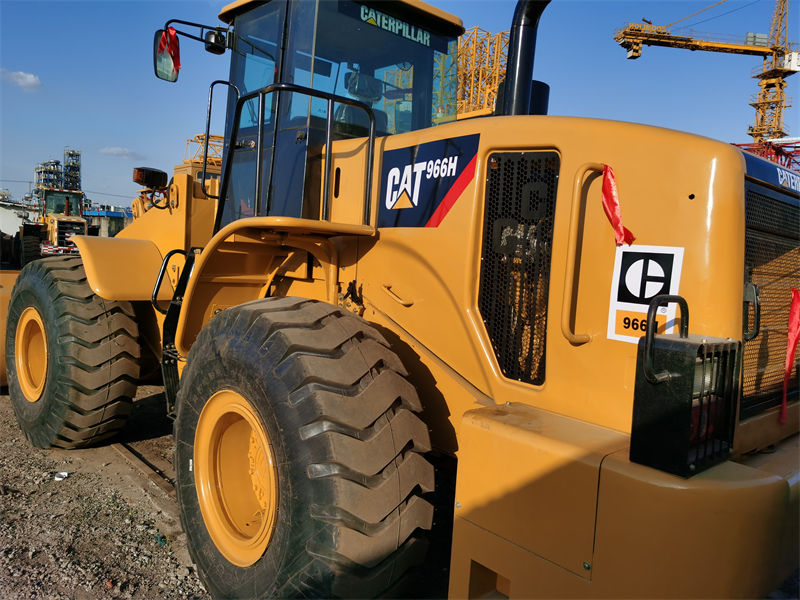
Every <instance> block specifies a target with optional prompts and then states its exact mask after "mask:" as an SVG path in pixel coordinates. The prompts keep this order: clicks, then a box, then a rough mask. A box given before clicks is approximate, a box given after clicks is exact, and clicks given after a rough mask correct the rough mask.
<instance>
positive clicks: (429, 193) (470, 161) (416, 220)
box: [378, 134, 480, 227]
mask: <svg viewBox="0 0 800 600" xmlns="http://www.w3.org/2000/svg"><path fill="white" fill-rule="evenodd" d="M479 141H480V135H477V134H476V135H467V136H463V137H457V138H450V139H446V140H437V141H435V142H429V143H427V144H420V145H418V146H411V147H410V148H398V149H397V150H388V151H387V152H385V153H384V155H383V166H382V168H381V195H380V202H379V210H378V227H438V226H439V224H440V223H441V222H442V221H443V220H444V218H445V216H446V215H447V213H448V212H449V211H450V209H451V208H452V207H453V205H454V204H455V203H456V201H457V200H458V198H459V196H461V194H462V193H463V192H464V190H465V189H466V187H467V186H468V185H469V184H470V182H472V180H473V179H474V178H475V163H476V159H477V154H478V142H479Z"/></svg>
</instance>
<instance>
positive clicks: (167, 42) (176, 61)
mask: <svg viewBox="0 0 800 600" xmlns="http://www.w3.org/2000/svg"><path fill="white" fill-rule="evenodd" d="M167 34H169V38H167ZM165 47H166V48H167V52H169V55H170V56H171V57H172V68H173V69H174V70H175V71H180V70H181V55H180V52H179V51H178V34H177V33H175V28H174V27H170V28H168V29H167V30H166V31H163V32H162V33H161V41H160V42H159V43H158V53H159V54H161V53H162V52H164V48H165Z"/></svg>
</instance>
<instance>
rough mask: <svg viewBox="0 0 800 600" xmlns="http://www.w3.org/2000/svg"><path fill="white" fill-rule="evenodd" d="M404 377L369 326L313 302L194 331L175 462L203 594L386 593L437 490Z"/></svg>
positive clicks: (410, 554) (422, 544)
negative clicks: (424, 495)
mask: <svg viewBox="0 0 800 600" xmlns="http://www.w3.org/2000/svg"><path fill="white" fill-rule="evenodd" d="M405 375H406V372H405V369H404V368H403V365H402V364H401V363H400V360H399V359H398V358H397V356H396V355H395V354H394V353H393V352H392V351H391V350H389V348H388V343H387V342H386V340H384V338H383V337H382V336H381V335H380V334H379V333H378V332H377V331H375V330H374V329H373V328H372V327H371V326H370V325H369V324H368V323H366V322H365V321H364V320H363V319H360V318H358V317H356V316H354V315H352V314H351V313H348V312H346V311H344V310H342V309H340V308H337V307H334V306H331V305H329V304H325V303H322V302H316V301H313V300H305V299H302V298H268V299H265V300H258V301H254V302H249V303H247V304H244V305H241V306H238V307H236V308H231V309H228V310H225V311H224V312H223V313H221V314H220V315H218V316H216V317H214V318H213V319H212V321H211V322H210V323H209V324H208V325H207V326H206V327H205V328H204V329H203V330H202V331H201V333H200V335H199V337H198V339H197V342H196V343H195V344H194V346H193V347H192V350H191V352H190V354H189V357H188V361H187V366H186V369H185V370H184V372H183V376H182V378H181V392H180V394H179V397H178V409H177V419H176V422H175V437H176V440H175V441H176V449H175V460H174V463H175V468H176V471H177V478H178V485H177V486H176V488H177V495H178V503H179V505H180V508H181V523H182V525H183V530H184V532H186V535H187V538H188V543H189V551H190V553H191V554H192V558H193V559H194V561H195V563H196V564H197V566H198V568H199V572H200V575H201V577H202V579H203V582H204V584H205V586H206V587H207V589H208V590H209V593H210V594H211V596H212V597H214V598H295V597H314V598H319V597H331V596H338V597H343V598H364V597H374V596H376V595H378V594H380V593H382V592H384V591H386V590H387V589H388V588H390V587H391V588H392V591H393V592H396V590H397V585H398V582H400V580H402V579H403V578H404V576H405V575H406V574H407V572H408V571H409V569H410V567H412V566H414V565H416V564H419V563H420V562H421V561H422V558H423V556H424V553H425V550H426V549H427V541H426V540H425V539H424V537H423V536H422V535H421V534H420V533H418V532H417V531H416V530H417V529H419V528H421V529H430V527H431V524H432V517H433V507H432V506H431V505H430V504H429V503H428V502H427V501H426V500H424V499H423V498H422V497H421V494H422V493H425V492H430V491H433V486H434V481H433V479H434V469H433V466H432V465H431V464H430V463H429V462H428V461H427V460H425V458H423V456H422V453H423V452H426V451H428V450H430V441H429V436H428V430H427V427H426V426H425V425H424V424H423V423H422V421H421V420H420V419H419V418H418V417H417V416H416V415H415V414H414V412H419V411H420V410H421V405H420V402H419V399H418V397H417V394H416V390H415V389H414V387H413V386H412V385H411V384H410V383H409V382H408V381H407V380H406V379H405V378H404V376H405ZM214 432H216V433H214ZM237 440H250V441H249V443H247V442H245V443H243V444H242V443H241V442H237ZM237 448H238V449H237ZM237 452H238V456H237ZM254 456H255V457H259V460H260V457H261V456H263V457H265V459H264V460H260V462H258V461H255V462H254V458H253V457H254ZM270 462H271V464H272V467H271V468H267V467H263V465H268V464H270ZM254 464H255V465H256V466H255V467H254ZM248 465H249V466H248ZM258 465H262V467H258ZM236 473H238V475H237V474H236ZM198 489H200V490H201V492H202V493H201V494H200V495H198ZM231 490H235V491H231ZM259 503H260V504H259ZM237 506H238V507H239V508H237ZM259 506H260V507H261V508H259ZM254 507H255V510H254ZM265 539H266V542H265V541H264V540H265Z"/></svg>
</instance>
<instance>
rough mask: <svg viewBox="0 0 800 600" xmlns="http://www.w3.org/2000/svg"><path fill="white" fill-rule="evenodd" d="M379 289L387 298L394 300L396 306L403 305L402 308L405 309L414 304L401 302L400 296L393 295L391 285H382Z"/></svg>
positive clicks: (412, 302) (405, 301)
mask: <svg viewBox="0 0 800 600" xmlns="http://www.w3.org/2000/svg"><path fill="white" fill-rule="evenodd" d="M381 289H382V290H383V291H384V292H386V295H387V296H389V298H391V299H392V300H394V301H395V302H397V303H398V304H401V305H403V306H405V307H409V306H411V305H413V304H414V301H413V300H403V299H402V298H401V297H400V296H398V295H397V294H395V293H394V292H393V291H392V286H391V285H388V284H384V285H382V286H381Z"/></svg>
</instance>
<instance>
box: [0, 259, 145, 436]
mask: <svg viewBox="0 0 800 600" xmlns="http://www.w3.org/2000/svg"><path fill="white" fill-rule="evenodd" d="M29 306H32V307H34V308H35V309H36V310H37V311H38V312H39V315H40V317H41V319H42V322H43V324H44V330H45V334H46V337H47V352H48V359H47V372H46V375H45V384H44V389H43V391H42V394H41V397H40V399H39V400H38V401H36V402H29V401H28V400H27V399H26V398H25V395H24V394H23V392H22V390H21V389H20V386H19V382H18V378H17V368H16V351H15V339H16V332H17V325H18V322H19V318H20V315H21V314H22V311H23V310H25V308H27V307H29ZM138 335H139V331H138V327H137V325H136V321H135V320H134V318H133V308H132V307H131V305H130V303H129V302H112V301H109V300H104V299H103V298H100V297H99V296H96V295H95V294H94V293H93V292H92V290H91V288H90V287H89V284H88V283H87V282H86V275H85V273H84V270H83V263H82V262H81V259H80V258H73V257H61V256H58V257H50V258H44V259H42V260H37V261H34V262H33V263H31V264H29V265H28V266H26V267H25V268H23V270H22V272H20V274H19V276H18V277H17V281H16V283H15V285H14V289H13V291H12V294H11V301H10V303H9V307H8V332H7V335H6V340H5V344H6V368H7V372H8V390H9V395H10V396H11V402H12V405H13V407H14V413H15V414H16V416H17V422H18V423H19V425H20V427H21V428H22V431H23V433H24V434H25V437H26V438H28V440H29V441H30V443H31V444H33V445H34V446H36V447H37V448H48V447H57V448H82V447H85V446H89V445H91V444H95V443H97V442H99V441H100V440H103V439H106V438H108V437H111V436H112V435H114V434H115V433H116V432H117V431H118V430H119V429H120V428H121V427H122V426H123V425H124V424H125V422H126V420H127V418H128V415H130V412H131V407H132V404H133V400H132V398H133V397H134V396H135V395H136V381H137V378H138V376H139V365H138V359H139V353H140V350H139V343H138V341H137V338H138Z"/></svg>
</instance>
